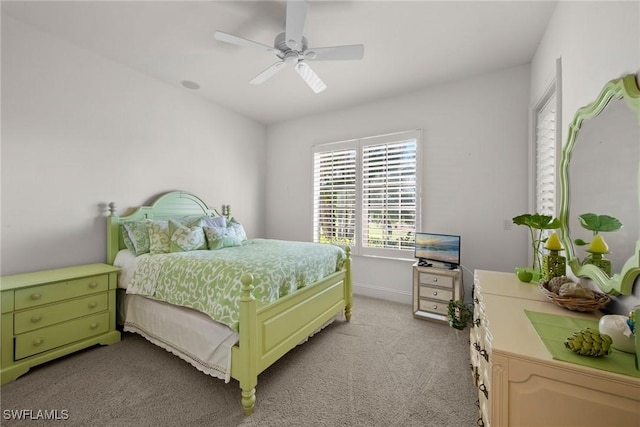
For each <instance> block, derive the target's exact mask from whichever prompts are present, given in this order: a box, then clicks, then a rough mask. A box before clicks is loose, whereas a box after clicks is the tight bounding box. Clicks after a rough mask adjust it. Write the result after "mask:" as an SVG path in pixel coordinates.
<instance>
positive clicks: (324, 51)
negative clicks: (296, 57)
mask: <svg viewBox="0 0 640 427" xmlns="http://www.w3.org/2000/svg"><path fill="white" fill-rule="evenodd" d="M363 57H364V45H362V44H352V45H349V46H333V47H316V48H309V49H307V50H306V51H305V52H304V58H305V59H308V60H310V61H332V60H353V59H362V58H363Z"/></svg>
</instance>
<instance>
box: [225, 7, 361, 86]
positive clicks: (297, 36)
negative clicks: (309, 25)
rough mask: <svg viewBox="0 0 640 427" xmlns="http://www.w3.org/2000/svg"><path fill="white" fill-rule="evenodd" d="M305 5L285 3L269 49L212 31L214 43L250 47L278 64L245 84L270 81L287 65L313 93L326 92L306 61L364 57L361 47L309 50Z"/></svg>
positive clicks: (230, 35) (358, 45)
mask: <svg viewBox="0 0 640 427" xmlns="http://www.w3.org/2000/svg"><path fill="white" fill-rule="evenodd" d="M308 7H309V5H308V3H307V2H306V1H300V0H293V1H288V2H287V15H286V21H285V31H284V32H283V33H280V34H278V35H277V36H276V38H275V41H274V42H273V47H272V46H267V45H265V44H262V43H258V42H254V41H252V40H247V39H244V38H242V37H238V36H234V35H232V34H228V33H225V32H222V31H216V32H215V34H214V38H215V39H216V40H219V41H222V42H226V43H230V44H233V45H237V46H245V47H253V48H256V49H259V50H262V51H268V52H273V53H275V55H276V56H277V57H278V62H276V63H275V64H273V65H272V66H270V67H269V68H267V69H266V70H264V71H263V72H261V73H260V74H258V75H257V76H255V77H254V78H253V79H252V80H251V81H249V83H251V84H254V85H258V84H260V83H263V82H265V81H266V80H267V79H269V78H271V77H273V76H274V75H275V74H276V73H277V72H278V71H280V70H282V69H284V68H285V67H286V66H287V65H288V64H291V65H294V67H295V69H296V71H297V72H298V74H299V75H300V77H302V79H303V80H304V81H305V82H306V83H307V84H308V85H309V87H310V88H311V90H313V91H314V92H315V93H320V92H322V91H323V90H325V89H326V88H327V86H326V85H325V84H324V82H323V81H322V80H321V79H320V77H318V75H317V74H316V73H315V72H314V71H313V70H312V69H311V67H310V66H309V64H307V61H331V60H354V59H362V57H363V56H364V45H361V44H355V45H348V46H333V47H317V48H310V47H309V46H308V44H307V39H306V38H305V37H304V36H303V32H304V24H305V21H306V18H307V9H308Z"/></svg>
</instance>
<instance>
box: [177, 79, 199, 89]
mask: <svg viewBox="0 0 640 427" xmlns="http://www.w3.org/2000/svg"><path fill="white" fill-rule="evenodd" d="M180 83H181V84H182V86H184V87H186V88H187V89H192V90H198V89H200V85H199V84H198V83H196V82H192V81H191V80H183V81H181V82H180Z"/></svg>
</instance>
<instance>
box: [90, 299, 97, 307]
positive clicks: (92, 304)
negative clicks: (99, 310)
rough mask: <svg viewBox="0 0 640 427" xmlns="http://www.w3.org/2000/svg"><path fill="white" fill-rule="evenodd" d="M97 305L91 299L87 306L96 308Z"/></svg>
mask: <svg viewBox="0 0 640 427" xmlns="http://www.w3.org/2000/svg"><path fill="white" fill-rule="evenodd" d="M97 306H98V303H97V302H95V301H91V302H90V303H89V308H96V307H97Z"/></svg>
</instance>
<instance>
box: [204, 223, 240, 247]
mask: <svg viewBox="0 0 640 427" xmlns="http://www.w3.org/2000/svg"><path fill="white" fill-rule="evenodd" d="M203 228H204V234H205V235H206V236H207V244H208V246H209V249H211V250H214V249H222V248H230V247H233V246H242V243H243V240H242V237H241V236H239V235H238V234H237V233H236V231H235V229H234V228H233V227H231V224H229V225H228V226H227V227H215V226H206V225H205V226H204V227H203Z"/></svg>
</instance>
